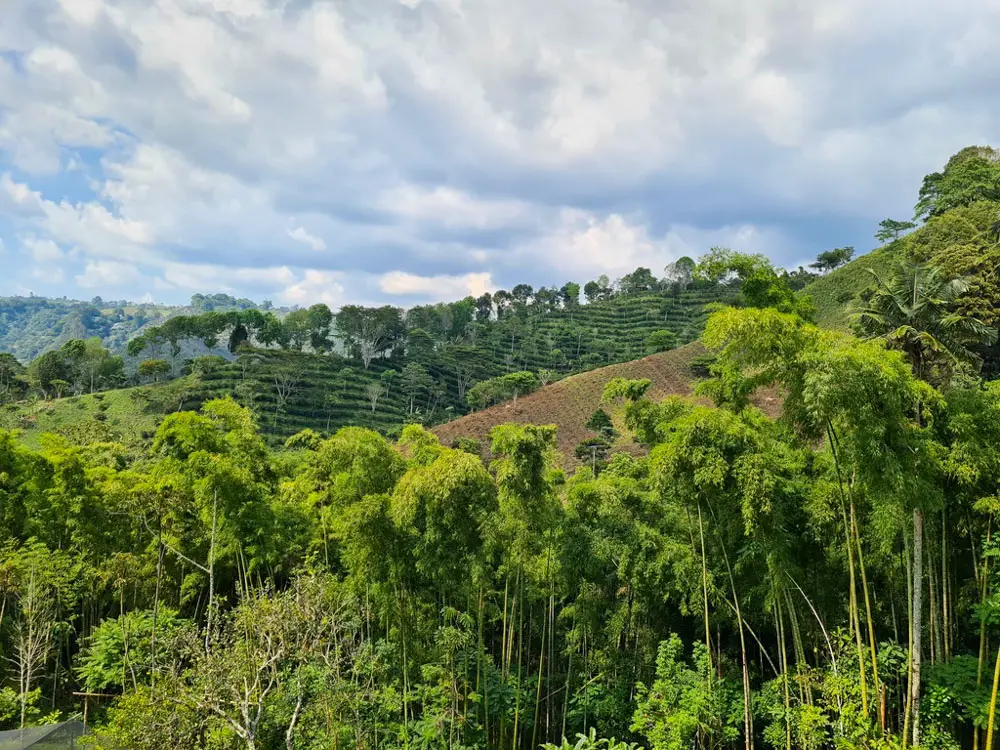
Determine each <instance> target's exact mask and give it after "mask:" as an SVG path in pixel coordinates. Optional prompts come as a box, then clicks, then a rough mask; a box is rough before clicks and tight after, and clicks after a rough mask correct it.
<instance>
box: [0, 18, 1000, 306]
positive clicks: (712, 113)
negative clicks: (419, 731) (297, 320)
mask: <svg viewBox="0 0 1000 750" xmlns="http://www.w3.org/2000/svg"><path fill="white" fill-rule="evenodd" d="M908 11H909V12H908V13H906V14H900V13H899V8H898V5H897V4H896V3H893V2H890V0H874V1H873V2H863V1H862V0H817V2H813V3H804V4H802V3H800V4H794V3H792V4H790V3H788V2H786V0H761V2H756V3H749V4H746V3H745V4H738V3H735V4H734V3H732V2H730V0H703V1H702V2H698V3H659V2H653V1H652V0H552V1H551V2H547V3H544V4H539V3H536V2H530V1H529V0H509V1H508V2H504V3H495V2H494V3H490V2H484V1H483V0H422V1H421V0H407V2H405V3H403V2H399V0H369V1H368V2H365V3H361V4H358V3H347V4H345V3H336V2H330V1H329V0H301V1H300V2H294V3H292V2H280V3H275V2H273V1H272V0H218V2H215V3H211V4H208V3H195V2H190V0H149V1H148V2H124V1H123V0H8V3H7V5H6V6H5V9H4V23H3V24H2V25H0V240H6V242H7V245H8V246H9V247H12V248H15V247H20V244H21V238H23V237H28V236H30V237H35V238H38V239H39V240H48V241H51V242H53V243H55V244H57V245H58V246H59V247H60V248H62V250H63V251H64V252H66V253H67V254H68V255H67V258H66V259H65V264H64V265H65V269H66V274H65V278H64V279H63V280H61V281H55V280H54V279H52V278H50V279H47V280H46V283H47V286H46V291H47V292H50V293H56V292H61V293H65V294H69V295H74V294H76V293H78V292H80V293H82V292H84V291H86V293H87V295H88V296H89V295H90V294H91V292H92V291H93V290H97V291H98V292H99V291H100V290H101V289H102V288H103V285H105V284H107V285H114V284H120V285H122V286H124V287H125V288H126V289H128V288H130V287H131V286H142V285H144V284H148V285H150V286H151V287H152V288H154V289H155V291H156V294H157V296H158V298H162V299H164V300H168V301H180V300H183V298H184V296H185V295H187V294H189V293H190V291H191V290H198V291H222V290H231V292H232V293H238V294H243V295H260V294H273V295H275V296H276V298H280V299H283V300H285V301H288V302H289V303H290V304H308V303H310V302H313V301H320V300H335V301H337V303H339V302H340V301H344V300H347V301H356V300H357V299H358V297H359V296H363V297H364V298H365V299H366V300H369V301H379V300H392V301H394V302H397V301H405V300H409V299H410V298H411V297H412V298H413V299H428V298H435V297H436V296H437V295H442V296H447V295H461V296H464V295H465V294H466V293H468V290H469V289H470V288H471V287H473V286H475V285H476V284H478V285H479V286H478V287H477V288H485V286H488V285H493V284H496V285H498V286H507V287H508V288H509V286H510V285H512V284H514V283H517V282H520V281H525V282H528V283H533V284H536V285H538V284H543V283H544V284H551V283H554V282H558V283H562V282H563V281H565V280H567V279H569V278H573V279H576V280H579V281H586V280H587V279H588V278H593V277H594V276H596V275H598V274H600V273H607V274H608V275H609V276H620V275H621V274H623V273H627V272H628V271H631V270H632V269H634V268H635V267H636V266H638V265H643V266H646V267H649V268H651V269H653V270H654V271H657V272H658V270H659V269H661V268H662V266H663V265H665V263H667V262H669V261H670V260H671V259H673V258H674V257H676V256H677V255H679V254H688V255H695V256H696V255H698V254H700V253H701V252H704V251H705V250H707V248H708V247H709V246H710V244H731V245H733V246H734V247H737V248H739V249H745V250H750V251H754V252H758V251H759V252H765V253H767V254H768V255H770V256H771V257H772V258H774V259H775V260H776V261H777V262H778V263H791V262H794V261H797V260H799V259H801V258H808V257H813V256H815V254H816V253H817V252H818V251H820V250H823V249H827V248H829V247H836V246H843V245H855V246H857V247H858V248H859V250H860V249H862V248H864V247H867V246H870V242H871V239H870V237H871V233H872V231H873V228H874V226H875V224H877V222H878V221H879V220H881V219H882V218H885V216H897V217H900V218H905V217H906V216H907V215H908V214H909V212H910V211H911V210H912V209H911V207H912V204H913V202H914V199H915V195H916V192H917V190H918V188H919V183H920V179H921V177H922V176H923V175H924V174H926V173H928V172H931V171H934V170H935V169H938V168H940V166H941V165H942V164H943V163H944V161H945V160H946V159H947V157H948V156H949V155H950V154H951V153H953V152H954V151H957V150H958V149H959V148H961V147H962V146H965V145H968V144H971V143H983V142H990V141H993V142H994V143H997V142H1000V131H998V130H997V125H996V123H997V122H1000V99H997V97H995V96H993V95H992V94H993V89H994V88H995V70H996V64H995V59H994V58H995V55H994V50H995V49H996V47H997V45H998V43H1000V31H998V29H1000V6H998V5H996V4H995V3H986V4H983V3H982V2H977V1H976V0H955V2H952V3H947V4H941V3H938V2H933V1H932V0H914V2H913V3H911V6H909V7H908ZM525 19H530V23H526V22H525ZM900 61H905V64H903V63H901V62H900ZM9 255H10V256H11V257H13V258H14V259H15V260H14V262H13V263H12V264H11V265H10V266H9V268H8V269H6V270H7V273H6V274H5V276H6V277H7V278H6V279H4V280H0V287H3V289H0V292H2V291H3V290H4V289H7V290H13V289H14V288H15V286H17V285H19V284H21V285H23V282H24V281H25V280H27V279H28V278H30V277H31V274H32V269H33V267H34V266H33V265H32V264H33V262H34V261H33V260H32V259H31V257H30V254H28V255H25V256H24V257H22V256H21V254H20V253H12V254H9ZM128 269H135V273H134V274H133V273H132V272H131V271H129V270H128ZM136 274H137V275H136ZM470 279H479V281H470ZM422 280H430V281H422ZM4 284H6V286H4ZM407 290H409V291H407ZM134 296H137V295H134ZM293 300H294V301H293Z"/></svg>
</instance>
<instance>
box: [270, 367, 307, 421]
mask: <svg viewBox="0 0 1000 750" xmlns="http://www.w3.org/2000/svg"><path fill="white" fill-rule="evenodd" d="M272 380H273V382H274V395H275V401H274V419H275V423H277V419H278V414H279V413H281V412H282V411H284V409H285V406H286V405H287V404H288V400H289V399H290V398H291V397H292V394H294V393H295V391H296V390H297V389H298V387H299V382H300V381H301V380H302V371H301V370H299V369H298V368H297V367H295V366H283V367H278V368H277V369H276V370H275V371H274V375H273V378H272Z"/></svg>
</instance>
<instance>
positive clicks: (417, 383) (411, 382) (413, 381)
mask: <svg viewBox="0 0 1000 750" xmlns="http://www.w3.org/2000/svg"><path fill="white" fill-rule="evenodd" d="M433 385H434V380H433V378H431V376H430V375H429V374H428V373H427V370H426V368H424V366H423V365H421V364H418V363H417V362H410V363H409V364H407V365H406V367H404V368H403V372H402V374H401V375H400V387H401V388H402V389H403V393H405V394H406V397H407V399H408V401H409V413H410V414H413V410H414V407H415V404H416V400H417V397H418V396H420V394H422V393H425V392H427V391H428V390H429V389H430V388H431V387H432V386H433Z"/></svg>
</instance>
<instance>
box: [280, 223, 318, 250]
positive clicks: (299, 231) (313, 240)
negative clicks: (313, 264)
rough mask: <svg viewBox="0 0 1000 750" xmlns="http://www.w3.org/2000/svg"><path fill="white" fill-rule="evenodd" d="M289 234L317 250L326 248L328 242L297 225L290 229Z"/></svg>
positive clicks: (297, 240)
mask: <svg viewBox="0 0 1000 750" xmlns="http://www.w3.org/2000/svg"><path fill="white" fill-rule="evenodd" d="M288 236H289V237H291V238H292V239H293V240H295V241H296V242H301V243H302V244H303V245H307V246H308V247H311V248H312V249H313V250H315V251H316V252H319V251H320V250H326V243H325V242H324V241H323V239H322V238H320V237H316V236H315V235H312V234H309V232H307V231H306V230H305V228H303V227H295V229H289V230H288Z"/></svg>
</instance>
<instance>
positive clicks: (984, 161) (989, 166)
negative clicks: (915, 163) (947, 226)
mask: <svg viewBox="0 0 1000 750" xmlns="http://www.w3.org/2000/svg"><path fill="white" fill-rule="evenodd" d="M981 200H987V201H1000V151H997V149H994V148H990V147H988V146H968V147H966V148H963V149H962V150H961V151H959V152H958V153H957V154H955V155H954V156H952V157H951V158H950V159H949V160H948V163H947V164H946V165H945V168H944V170H943V171H941V172H933V173H931V174H929V175H927V176H926V177H924V182H923V185H922V186H921V188H920V198H919V200H918V201H917V205H916V206H915V208H914V211H913V217H914V219H923V220H925V221H926V220H927V219H930V218H931V217H934V216H941V215H942V214H945V213H947V212H948V211H951V210H953V209H955V208H958V207H960V206H969V205H971V204H973V203H975V202H976V201H981Z"/></svg>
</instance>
